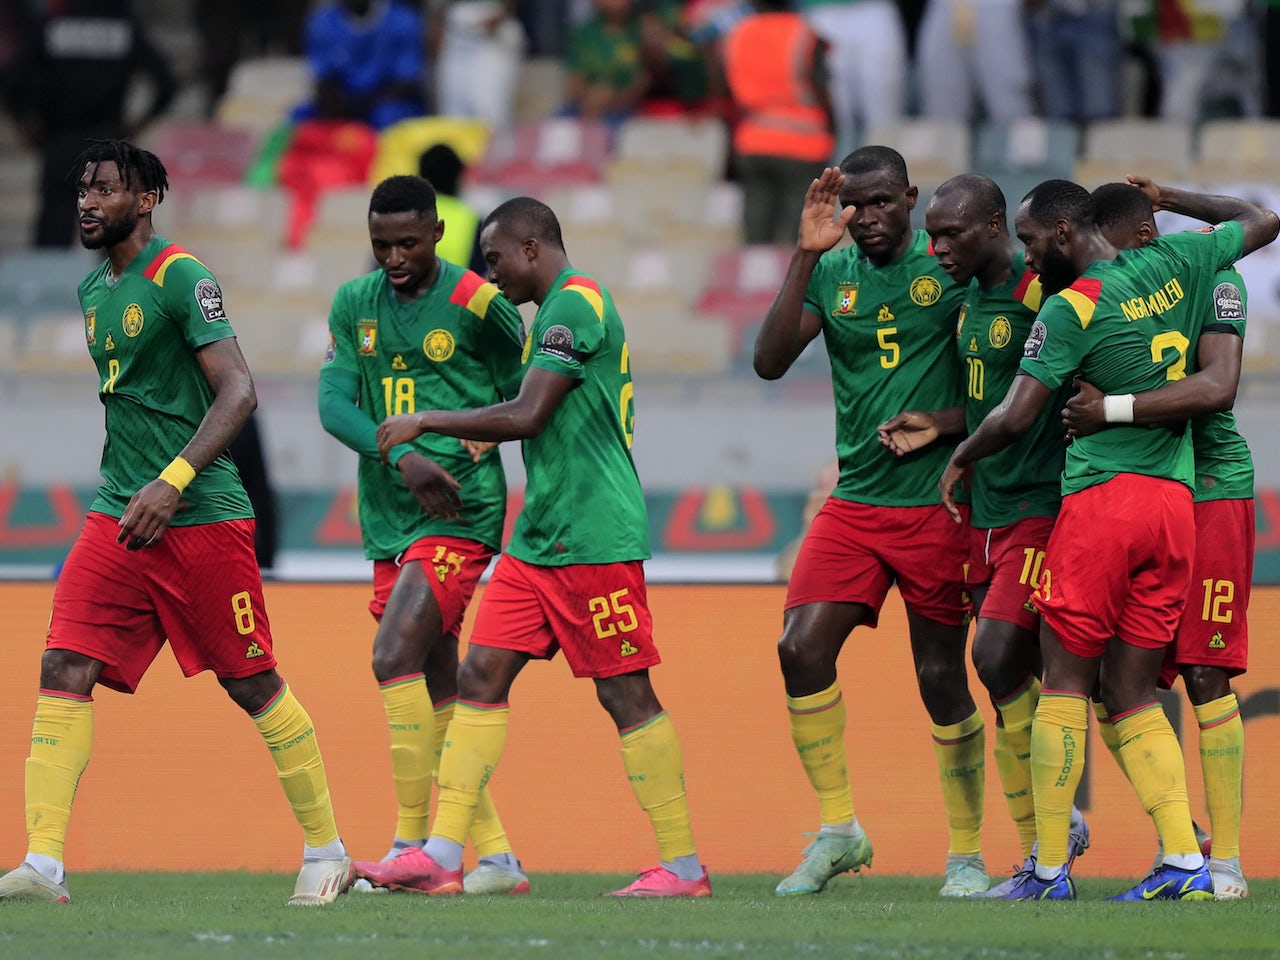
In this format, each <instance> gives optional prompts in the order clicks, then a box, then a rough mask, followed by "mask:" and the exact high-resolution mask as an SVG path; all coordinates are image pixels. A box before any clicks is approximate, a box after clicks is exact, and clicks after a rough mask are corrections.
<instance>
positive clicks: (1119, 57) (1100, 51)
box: [1028, 0, 1124, 122]
mask: <svg viewBox="0 0 1280 960" xmlns="http://www.w3.org/2000/svg"><path fill="white" fill-rule="evenodd" d="M1028 10H1029V19H1028V28H1029V30H1030V33H1031V55H1032V63H1033V64H1034V65H1035V76H1036V80H1037V82H1038V85H1039V88H1040V97H1041V101H1042V103H1043V105H1044V111H1043V112H1044V115H1045V116H1046V117H1047V118H1049V119H1050V120H1074V121H1077V122H1088V121H1090V120H1109V119H1112V118H1114V117H1118V116H1119V115H1120V89H1121V71H1122V69H1123V64H1124V48H1123V45H1122V43H1121V40H1120V14H1119V11H1118V10H1117V0H1033V2H1032V3H1031V4H1030V5H1029V7H1028Z"/></svg>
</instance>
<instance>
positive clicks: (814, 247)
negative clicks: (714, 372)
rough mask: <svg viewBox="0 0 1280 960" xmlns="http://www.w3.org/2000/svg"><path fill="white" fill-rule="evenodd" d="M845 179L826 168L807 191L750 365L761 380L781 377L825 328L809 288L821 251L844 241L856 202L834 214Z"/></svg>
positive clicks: (835, 169) (836, 172)
mask: <svg viewBox="0 0 1280 960" xmlns="http://www.w3.org/2000/svg"><path fill="white" fill-rule="evenodd" d="M843 183H844V175H843V174H842V173H840V171H839V170H838V169H837V168H835V167H827V168H826V169H825V170H823V171H822V175H821V176H819V177H818V178H817V179H815V180H814V181H813V183H811V184H810V185H809V189H808V191H807V192H806V193H805V197H804V207H803V209H802V210H801V213H800V228H799V235H798V237H797V239H796V247H795V250H794V251H793V253H792V254H791V262H790V263H789V264H788V265H787V273H786V276H785V277H784V278H783V281H782V287H781V288H780V289H779V290H778V294H777V296H775V297H774V298H773V303H772V304H770V306H769V312H768V313H766V314H765V318H764V323H763V324H762V325H761V327H760V332H759V334H757V335H756V343H755V351H754V354H753V356H752V366H753V367H754V368H755V371H756V375H757V376H759V377H760V378H761V379H763V380H777V379H778V378H780V377H781V376H783V374H785V373H786V372H787V371H788V370H790V369H791V365H792V364H793V363H795V362H796V358H797V357H799V356H800V354H801V352H802V351H803V350H804V348H805V347H806V346H808V344H809V343H810V341H812V340H813V339H814V337H816V336H817V335H818V334H819V333H821V332H822V315H821V314H820V313H819V312H818V309H819V308H818V307H816V306H815V304H814V302H813V301H811V300H810V298H809V290H810V287H811V285H812V281H813V279H814V272H815V270H816V269H817V268H818V262H819V260H820V259H821V258H822V255H823V254H824V253H826V252H827V251H828V250H830V249H832V248H833V247H834V246H835V245H836V244H837V243H839V242H840V238H841V237H843V236H844V233H845V230H846V229H847V228H848V226H849V221H850V220H852V219H853V216H854V214H855V213H856V208H855V207H853V206H847V207H845V208H843V209H842V210H841V211H840V213H839V215H838V216H837V215H836V204H837V202H838V200H839V196H840V187H841V185H842V184H843Z"/></svg>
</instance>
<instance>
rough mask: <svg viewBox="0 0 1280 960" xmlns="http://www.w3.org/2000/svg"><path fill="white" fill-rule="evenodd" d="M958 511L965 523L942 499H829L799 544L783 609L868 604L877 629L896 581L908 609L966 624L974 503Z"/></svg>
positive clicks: (946, 621) (956, 623) (933, 618)
mask: <svg viewBox="0 0 1280 960" xmlns="http://www.w3.org/2000/svg"><path fill="white" fill-rule="evenodd" d="M960 509H961V511H962V513H963V514H964V516H965V521H966V522H965V523H964V524H959V523H956V522H955V521H954V520H952V519H951V517H950V516H949V515H948V514H947V511H946V510H944V509H943V508H942V506H941V505H938V506H929V507H877V506H872V505H870V504H866V503H854V502H852V501H850V500H841V499H839V498H837V497H828V498H827V502H826V503H825V504H823V505H822V509H821V510H819V511H818V515H817V516H816V517H814V518H813V523H812V525H811V526H810V527H809V532H808V533H807V534H805V538H804V542H803V543H802V544H801V545H800V553H799V555H798V556H797V557H796V564H795V568H794V569H793V570H792V572H791V582H790V583H789V584H788V585H787V602H786V606H785V607H784V608H783V609H785V610H790V609H791V608H792V607H800V606H804V605H805V604H806V603H864V604H866V605H867V606H869V607H870V608H871V620H870V621H869V624H868V625H869V626H872V627H874V626H875V625H876V623H877V621H878V620H879V619H880V608H881V607H882V606H883V605H884V598H885V596H886V595H887V594H888V593H889V587H890V586H892V585H893V583H894V582H895V581H896V582H897V584H898V590H899V591H900V592H901V594H902V599H903V602H904V603H906V605H907V608H908V609H910V610H911V611H913V612H915V613H918V614H920V616H922V617H928V618H929V619H930V620H935V621H937V622H938V623H945V624H949V625H953V626H954V625H958V624H961V623H964V622H965V618H966V617H967V616H968V615H969V605H968V603H967V602H966V600H965V589H964V564H965V560H966V559H967V555H968V551H969V534H968V510H969V508H968V506H967V505H964V506H961V508H960Z"/></svg>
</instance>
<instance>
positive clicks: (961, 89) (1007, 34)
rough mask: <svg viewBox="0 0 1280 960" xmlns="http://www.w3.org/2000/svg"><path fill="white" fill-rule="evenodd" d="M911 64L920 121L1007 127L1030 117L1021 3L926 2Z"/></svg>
mask: <svg viewBox="0 0 1280 960" xmlns="http://www.w3.org/2000/svg"><path fill="white" fill-rule="evenodd" d="M916 63H917V64H918V71H917V74H918V78H919V85H920V87H919V88H920V100H921V103H920V113H921V115H923V116H925V117H932V118H934V119H939V120H963V121H971V120H975V119H979V118H981V119H984V120H990V121H994V122H997V123H1009V122H1011V121H1014V120H1021V119H1023V118H1025V117H1028V116H1030V115H1031V63H1030V61H1029V59H1028V56H1027V40H1026V27H1025V25H1024V23H1023V19H1022V0H928V3H927V4H926V5H925V8H924V16H923V18H922V19H921V21H920V33H919V36H918V38H917V47H916ZM978 108H980V109H981V112H980V113H978V112H976V111H977V109H978Z"/></svg>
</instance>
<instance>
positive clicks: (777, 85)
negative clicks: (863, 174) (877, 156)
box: [724, 13, 835, 163]
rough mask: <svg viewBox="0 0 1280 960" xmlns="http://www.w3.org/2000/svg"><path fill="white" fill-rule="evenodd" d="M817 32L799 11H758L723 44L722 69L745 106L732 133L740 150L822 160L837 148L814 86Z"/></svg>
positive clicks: (740, 103)
mask: <svg viewBox="0 0 1280 960" xmlns="http://www.w3.org/2000/svg"><path fill="white" fill-rule="evenodd" d="M817 47H818V38H817V36H816V35H815V34H814V33H813V31H811V30H810V29H809V27H808V26H807V25H806V24H805V22H804V20H803V19H802V18H801V17H800V15H799V14H796V13H757V14H754V15H752V16H749V17H747V18H746V19H744V20H742V21H741V22H740V23H739V24H738V25H737V26H736V27H735V28H734V29H733V31H732V32H731V33H730V34H729V36H728V38H727V39H726V40H725V45H724V69H725V75H726V78H727V79H728V82H729V90H730V92H731V93H732V94H733V99H734V102H735V103H736V104H737V105H738V106H739V108H740V109H741V110H742V111H743V116H742V118H741V119H740V120H739V121H738V125H737V127H736V129H735V130H734V134H733V149H734V151H735V152H737V153H740V154H758V155H763V156H769V157H791V158H793V159H796V160H812V161H815V162H819V163H820V162H823V161H826V160H829V159H830V158H831V154H832V152H833V151H834V150H835V138H834V137H833V136H832V135H831V125H830V121H829V120H828V118H827V114H826V112H825V111H824V110H823V109H822V107H820V106H819V105H818V98H817V96H816V94H815V91H814V86H813V57H814V53H815V51H816V50H817Z"/></svg>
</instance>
